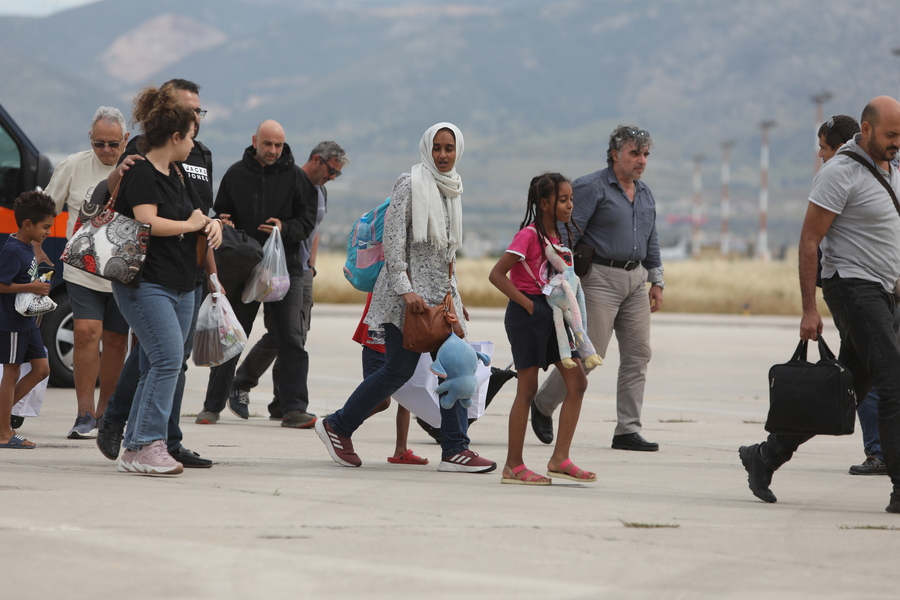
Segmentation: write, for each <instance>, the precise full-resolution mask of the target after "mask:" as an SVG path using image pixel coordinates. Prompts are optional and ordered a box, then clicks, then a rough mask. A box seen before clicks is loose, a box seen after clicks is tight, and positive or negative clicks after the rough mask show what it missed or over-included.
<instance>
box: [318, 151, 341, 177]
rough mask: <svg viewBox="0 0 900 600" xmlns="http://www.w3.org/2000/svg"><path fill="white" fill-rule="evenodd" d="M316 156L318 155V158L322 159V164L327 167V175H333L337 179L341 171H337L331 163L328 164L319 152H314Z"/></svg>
mask: <svg viewBox="0 0 900 600" xmlns="http://www.w3.org/2000/svg"><path fill="white" fill-rule="evenodd" d="M316 156H318V157H319V160H320V161H322V164H323V165H325V166H326V167H328V175H330V176H331V177H334V178H335V179H337V178H338V177H340V176H341V172H340V171H338V170H337V169H335V168H334V167H332V166H331V165H329V164H328V161H327V160H325V157H324V156H322V155H321V154H316Z"/></svg>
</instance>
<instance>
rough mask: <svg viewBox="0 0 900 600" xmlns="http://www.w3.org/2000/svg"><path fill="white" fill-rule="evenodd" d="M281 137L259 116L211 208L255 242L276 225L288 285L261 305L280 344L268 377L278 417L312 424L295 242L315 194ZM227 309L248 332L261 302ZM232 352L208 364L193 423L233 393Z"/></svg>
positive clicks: (307, 228) (302, 234)
mask: <svg viewBox="0 0 900 600" xmlns="http://www.w3.org/2000/svg"><path fill="white" fill-rule="evenodd" d="M284 138H285V136H284V129H283V128H282V127H281V125H279V124H278V123H277V122H275V121H263V122H262V123H261V124H260V125H259V127H258V128H257V130H256V133H255V134H254V135H253V139H252V145H251V146H250V147H248V148H247V149H246V150H245V151H244V156H243V158H242V159H241V160H240V161H238V162H236V163H234V164H233V165H231V167H230V168H229V169H228V171H227V172H226V173H225V176H224V177H223V178H222V183H221V184H220V185H219V193H218V195H217V196H216V202H215V205H214V206H213V210H214V211H215V212H216V214H217V215H218V216H219V217H221V218H222V220H223V221H224V222H225V223H227V224H231V225H233V226H234V227H235V228H236V229H240V230H242V231H244V232H245V233H247V235H249V236H251V237H253V238H255V239H256V240H257V241H259V242H260V244H265V242H266V240H267V239H268V238H269V235H270V234H271V233H272V231H273V229H275V228H276V227H277V228H278V229H279V231H280V232H281V239H282V241H283V243H284V250H285V256H286V259H287V269H288V275H289V276H290V288H289V289H288V292H287V295H286V296H285V297H284V298H283V299H282V300H279V301H278V302H267V303H265V308H264V309H265V311H266V316H267V319H266V322H267V323H271V324H272V325H273V327H272V328H271V329H270V333H271V334H273V335H274V336H275V341H276V345H277V347H278V358H277V359H276V362H275V367H274V370H273V378H274V379H275V385H276V386H277V387H278V389H279V390H281V405H282V407H283V409H284V419H285V420H286V421H288V422H291V423H296V426H297V427H311V426H312V425H313V424H314V423H315V419H316V417H315V415H312V414H309V413H308V412H307V408H308V406H309V394H308V391H307V387H306V377H307V372H308V370H309V355H308V354H307V353H306V350H305V349H304V347H303V346H304V340H303V331H304V328H303V321H302V307H303V264H302V260H301V258H300V243H301V242H302V241H303V240H305V239H306V238H307V237H309V235H310V233H311V232H312V230H313V228H314V227H315V224H316V212H317V211H318V193H317V191H316V188H315V186H314V185H313V184H312V182H311V181H310V180H309V178H308V177H306V175H305V174H303V172H302V171H301V170H300V167H298V166H297V165H296V164H295V163H294V155H293V154H292V153H291V149H290V146H288V145H287V144H286V143H285V141H284ZM226 268H227V265H219V269H220V270H224V269H226ZM242 292H243V289H238V290H235V291H234V292H233V297H236V298H239V297H240V296H241V294H242ZM232 308H234V311H235V314H236V316H237V318H238V320H239V321H240V322H241V325H242V326H243V327H244V331H245V332H246V333H247V334H248V335H249V334H250V330H251V329H252V327H253V321H254V320H255V319H256V314H257V312H258V311H259V303H258V302H251V303H249V304H244V303H243V302H232ZM238 359H239V357H237V356H236V357H234V358H232V359H231V360H229V361H228V362H225V363H223V364H221V365H219V366H217V367H213V368H212V369H210V373H209V385H208V386H207V389H206V399H205V401H204V403H203V410H202V411H201V412H200V413H199V414H198V415H197V423H200V424H209V425H211V424H214V423H216V421H218V420H219V413H220V412H222V409H223V408H225V404H226V401H227V399H228V395H229V394H230V392H231V386H232V383H233V382H234V373H235V367H236V366H237V363H238ZM279 363H281V364H279ZM282 365H283V366H282Z"/></svg>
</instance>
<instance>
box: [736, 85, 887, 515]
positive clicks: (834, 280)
mask: <svg viewBox="0 0 900 600" xmlns="http://www.w3.org/2000/svg"><path fill="white" fill-rule="evenodd" d="M860 120H861V122H862V127H861V133H860V134H858V135H857V136H856V137H855V138H854V139H853V140H851V141H849V142H847V144H846V145H845V149H843V150H842V151H841V152H840V153H838V155H837V156H835V157H834V158H832V159H831V160H829V161H828V163H826V164H825V166H824V167H823V168H822V169H821V170H820V171H819V173H818V174H817V175H816V178H815V180H814V181H813V188H812V191H811V192H810V195H809V205H808V208H807V213H806V219H805V220H804V222H803V230H802V232H801V234H800V292H801V295H802V297H803V317H802V319H801V321H800V339H802V340H816V339H817V338H818V335H819V334H820V333H821V332H822V326H823V324H822V317H821V316H820V315H819V311H818V309H817V308H816V295H815V289H816V284H815V280H816V264H817V260H816V248H817V247H819V245H820V243H821V248H822V253H823V257H822V291H823V295H824V298H825V302H826V304H828V308H829V310H831V314H832V316H833V318H834V323H835V325H836V326H837V328H838V331H839V332H840V334H841V351H840V356H839V359H840V362H841V363H842V364H844V365H846V366H847V368H848V369H850V372H851V373H852V374H853V382H854V387H855V388H856V395H857V398H864V397H865V396H866V394H867V393H868V392H869V389H870V388H871V387H872V386H873V385H874V386H875V387H876V388H877V389H878V393H879V395H880V400H879V405H878V418H879V431H880V433H881V446H882V451H883V452H884V460H885V463H886V465H887V473H888V476H889V477H890V478H891V483H892V484H893V491H892V493H891V497H890V503H889V504H888V506H887V508H886V509H885V510H887V512H891V513H900V368H898V367H900V342H898V340H897V337H896V336H895V335H894V331H893V313H894V306H895V299H894V286H895V284H896V282H897V280H898V279H900V206H895V200H893V199H892V197H891V193H890V192H889V191H888V189H887V188H886V187H885V185H882V183H881V182H880V181H879V178H876V177H875V175H874V174H873V173H872V172H871V171H870V170H869V168H868V167H867V166H865V165H864V164H861V163H860V162H858V161H856V160H854V158H853V157H851V156H844V153H845V152H850V153H853V154H855V155H857V156H859V157H860V158H861V159H863V161H865V162H867V163H868V164H870V165H872V166H873V167H874V168H875V169H876V170H877V171H878V172H879V173H880V175H881V176H882V178H883V179H884V180H885V181H886V183H887V185H889V186H890V187H891V188H893V191H894V194H895V195H896V194H897V193H898V192H900V175H898V173H897V169H896V168H894V167H893V166H892V165H891V163H890V161H891V160H893V159H894V157H895V156H896V155H897V152H898V150H900V102H897V101H896V100H894V99H893V98H890V97H888V96H879V97H878V98H875V99H874V100H872V101H871V102H869V104H867V105H866V108H865V110H863V113H862V118H861V119H860ZM812 437H813V436H810V435H796V434H780V433H773V434H770V435H769V437H768V439H767V440H766V441H764V442H762V443H760V444H754V445H752V446H741V448H740V450H739V453H740V457H741V462H742V463H743V465H744V468H745V469H746V470H747V473H748V477H747V479H748V482H749V485H750V490H751V491H752V492H753V494H754V495H755V496H756V497H757V498H759V499H761V500H763V501H765V502H775V500H776V498H775V494H773V493H772V491H771V490H770V489H769V485H770V484H771V481H772V475H773V473H774V472H775V471H776V470H777V469H778V468H779V467H780V466H781V465H783V464H784V463H786V462H787V461H788V460H790V459H791V457H792V456H793V454H794V452H795V451H796V450H797V448H798V447H799V446H800V445H801V444H803V443H805V442H807V441H808V440H810V439H811V438H812Z"/></svg>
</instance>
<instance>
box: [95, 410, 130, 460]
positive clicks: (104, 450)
mask: <svg viewBox="0 0 900 600" xmlns="http://www.w3.org/2000/svg"><path fill="white" fill-rule="evenodd" d="M124 433H125V425H122V424H119V423H113V422H112V421H107V420H106V417H105V416H103V415H101V416H100V419H99V420H98V421H97V447H98V448H100V453H101V454H103V456H105V457H106V458H108V459H109V460H116V459H117V458H119V450H120V449H121V448H122V438H123V437H124Z"/></svg>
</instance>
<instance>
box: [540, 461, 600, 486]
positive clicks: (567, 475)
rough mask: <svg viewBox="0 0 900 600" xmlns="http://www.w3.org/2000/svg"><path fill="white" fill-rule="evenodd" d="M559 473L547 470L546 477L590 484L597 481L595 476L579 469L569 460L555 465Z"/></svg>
mask: <svg viewBox="0 0 900 600" xmlns="http://www.w3.org/2000/svg"><path fill="white" fill-rule="evenodd" d="M557 468H558V469H559V471H554V470H553V469H550V468H549V467H548V468H547V477H558V478H560V479H571V480H572V481H578V482H580V483H592V482H594V481H597V476H596V475H595V474H593V473H591V472H590V471H585V470H584V469H582V468H581V467H579V466H577V465H576V464H575V463H573V462H572V459H571V458H567V459H566V460H564V461H562V462H561V463H559V465H557Z"/></svg>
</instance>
